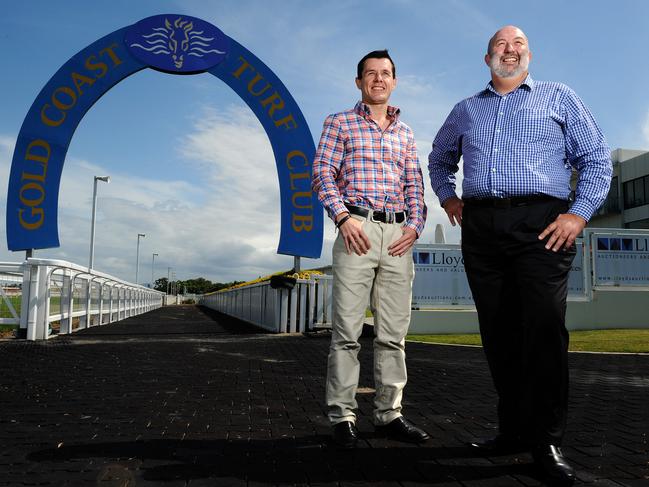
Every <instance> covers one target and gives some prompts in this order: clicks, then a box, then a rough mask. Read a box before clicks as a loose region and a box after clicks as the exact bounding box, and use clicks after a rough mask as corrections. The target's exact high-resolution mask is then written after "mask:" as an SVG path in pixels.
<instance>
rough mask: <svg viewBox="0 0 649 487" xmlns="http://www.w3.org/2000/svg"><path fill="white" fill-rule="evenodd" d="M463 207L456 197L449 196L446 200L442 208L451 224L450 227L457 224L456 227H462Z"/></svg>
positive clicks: (462, 203)
mask: <svg viewBox="0 0 649 487" xmlns="http://www.w3.org/2000/svg"><path fill="white" fill-rule="evenodd" d="M463 207H464V202H463V201H462V200H461V199H460V198H458V197H457V196H451V197H450V198H449V199H447V200H446V201H445V202H444V204H443V205H442V208H444V211H446V214H447V215H448V219H449V221H450V222H451V225H453V226H455V223H456V222H457V224H458V225H460V226H462V208H463Z"/></svg>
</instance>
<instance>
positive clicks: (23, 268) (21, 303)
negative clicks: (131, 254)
mask: <svg viewBox="0 0 649 487" xmlns="http://www.w3.org/2000/svg"><path fill="white" fill-rule="evenodd" d="M0 283H1V286H0V302H1V305H0V317H1V318H0V324H5V325H7V324H9V325H19V330H20V331H21V334H22V335H24V336H25V337H26V338H27V339H28V340H45V339H47V338H49V337H51V336H52V335H53V334H55V333H60V334H66V333H72V332H74V331H76V330H79V329H83V328H89V327H91V326H97V325H103V324H107V323H112V322H115V321H119V320H123V319H125V318H128V317H130V316H136V315H139V314H142V313H145V312H147V311H151V310H153V309H156V308H159V307H160V306H162V301H163V296H164V293H161V292H159V291H154V290H152V289H149V288H145V287H143V286H139V285H136V284H132V283H129V282H126V281H123V280H121V279H118V278H116V277H113V276H110V275H108V274H104V273H102V272H98V271H95V270H91V269H88V268H87V267H83V266H79V265H77V264H73V263H70V262H66V261H62V260H51V259H33V258H31V259H27V260H26V261H25V262H23V263H9V262H2V263H0Z"/></svg>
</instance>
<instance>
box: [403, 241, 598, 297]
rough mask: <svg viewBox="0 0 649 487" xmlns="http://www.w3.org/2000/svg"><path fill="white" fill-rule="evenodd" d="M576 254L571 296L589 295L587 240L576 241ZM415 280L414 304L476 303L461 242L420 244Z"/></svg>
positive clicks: (569, 292)
mask: <svg viewBox="0 0 649 487" xmlns="http://www.w3.org/2000/svg"><path fill="white" fill-rule="evenodd" d="M575 246H576V250H577V254H576V255H575V260H574V261H573V264H572V269H571V271H570V275H569V276H568V299H569V300H570V301H584V300H588V299H589V290H588V288H587V284H586V283H587V280H586V275H587V273H588V272H589V269H588V266H587V265H586V262H585V261H584V242H583V241H582V239H577V241H576V242H575ZM412 258H413V261H414V263H415V281H414V283H413V286H412V307H413V308H415V309H421V308H441V307H445V306H460V307H461V306H474V305H475V303H474V301H473V296H472V295H471V289H470V287H469V282H468V281H467V278H466V272H465V270H464V258H463V257H462V250H461V248H460V245H458V244H418V245H415V248H414V250H413V254H412Z"/></svg>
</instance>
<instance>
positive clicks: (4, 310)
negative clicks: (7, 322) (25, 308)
mask: <svg viewBox="0 0 649 487" xmlns="http://www.w3.org/2000/svg"><path fill="white" fill-rule="evenodd" d="M9 302H10V303H11V305H12V306H13V307H14V309H15V310H16V313H18V316H20V306H21V303H22V298H21V296H9ZM0 318H13V316H12V315H11V311H9V307H8V306H7V303H5V300H4V298H2V297H0Z"/></svg>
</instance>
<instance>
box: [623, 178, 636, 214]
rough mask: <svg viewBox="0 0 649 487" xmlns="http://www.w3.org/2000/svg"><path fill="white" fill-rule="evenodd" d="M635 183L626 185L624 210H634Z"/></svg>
mask: <svg viewBox="0 0 649 487" xmlns="http://www.w3.org/2000/svg"><path fill="white" fill-rule="evenodd" d="M634 206H635V205H634V204H633V181H627V182H626V183H624V208H633V207H634Z"/></svg>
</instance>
